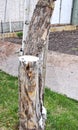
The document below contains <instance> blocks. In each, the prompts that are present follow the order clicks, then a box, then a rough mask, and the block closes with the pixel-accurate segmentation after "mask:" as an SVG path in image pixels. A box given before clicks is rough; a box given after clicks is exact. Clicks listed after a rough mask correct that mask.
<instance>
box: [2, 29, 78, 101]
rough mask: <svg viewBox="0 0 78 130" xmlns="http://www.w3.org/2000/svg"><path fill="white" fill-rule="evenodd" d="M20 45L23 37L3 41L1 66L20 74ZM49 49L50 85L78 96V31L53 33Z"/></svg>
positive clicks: (72, 96)
mask: <svg viewBox="0 0 78 130" xmlns="http://www.w3.org/2000/svg"><path fill="white" fill-rule="evenodd" d="M16 43H18V44H16ZM20 48H21V39H17V38H9V39H5V41H4V42H2V41H0V69H2V70H4V71H5V72H7V73H9V74H11V75H15V76H17V75H18V56H19V50H20ZM48 49H49V51H48V54H47V67H46V86H48V87H49V88H50V89H52V90H53V91H56V92H58V93H62V94H65V95H67V96H68V97H71V98H74V99H77V100H78V93H77V92H78V31H62V32H54V33H50V36H49V45H48Z"/></svg>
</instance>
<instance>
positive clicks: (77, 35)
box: [48, 30, 78, 55]
mask: <svg viewBox="0 0 78 130" xmlns="http://www.w3.org/2000/svg"><path fill="white" fill-rule="evenodd" d="M48 49H49V50H50V51H56V52H60V53H66V54H71V55H78V30H76V31H62V32H51V33H50V35H49V44H48Z"/></svg>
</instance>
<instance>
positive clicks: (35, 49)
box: [24, 0, 55, 104]
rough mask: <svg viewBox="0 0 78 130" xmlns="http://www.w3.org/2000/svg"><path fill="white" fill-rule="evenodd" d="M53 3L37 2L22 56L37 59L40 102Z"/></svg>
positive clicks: (48, 1) (47, 0)
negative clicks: (32, 56) (25, 55)
mask: <svg viewBox="0 0 78 130" xmlns="http://www.w3.org/2000/svg"><path fill="white" fill-rule="evenodd" d="M54 1H55V0H39V1H38V3H37V5H36V8H35V10H34V13H33V16H32V19H31V22H30V25H29V31H28V35H27V38H26V44H25V49H24V54H30V55H34V56H38V57H39V61H40V69H39V70H40V71H39V75H40V76H39V82H40V83H39V87H40V91H41V97H40V99H41V100H42V95H43V94H42V93H43V90H44V86H45V72H46V53H47V46H48V45H47V44H48V43H47V36H48V32H49V27H50V18H51V16H52V13H53V10H54ZM41 102H42V101H41ZM42 104H43V103H42Z"/></svg>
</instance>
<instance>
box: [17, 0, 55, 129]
mask: <svg viewBox="0 0 78 130" xmlns="http://www.w3.org/2000/svg"><path fill="white" fill-rule="evenodd" d="M54 1H55V0H39V1H38V3H37V5H36V8H35V10H34V13H33V16H32V19H31V22H30V24H29V31H28V34H27V37H26V41H25V48H24V54H25V55H34V56H37V57H39V67H38V70H37V71H38V72H37V71H36V72H35V71H34V70H36V69H35V68H34V67H37V66H34V63H33V62H32V64H31V67H30V66H29V64H24V62H20V67H19V72H20V73H19V88H20V97H22V98H20V99H19V100H20V112H21V113H22V112H23V113H22V114H21V115H20V130H44V126H45V119H46V110H45V108H44V106H43V93H44V92H43V91H44V84H45V71H46V69H45V68H46V52H47V36H48V32H49V27H50V26H49V25H50V18H51V16H52V12H53V9H54ZM45 50H46V51H45ZM26 66H27V67H26ZM28 66H29V67H28ZM27 68H29V70H27ZM31 68H32V70H33V72H32V73H35V77H36V79H35V77H34V78H33V81H34V80H35V82H36V86H35V89H33V85H30V84H31V81H30V78H28V77H27V75H29V74H28V73H29V72H30V70H31ZM37 76H38V77H37ZM37 78H38V79H37ZM37 81H38V82H37ZM30 88H31V89H30ZM29 90H32V92H31V91H29ZM24 91H25V92H24ZM34 91H36V92H37V93H36V94H37V95H36V94H35V92H34ZM30 95H33V96H34V98H33V97H32V96H30ZM37 96H38V97H37ZM36 97H37V100H36V102H35V105H34V101H35V99H36ZM33 99H34V100H33ZM28 102H29V103H28ZM32 104H33V105H34V107H33V105H32ZM35 106H36V107H35ZM37 109H38V110H37ZM27 127H28V128H27Z"/></svg>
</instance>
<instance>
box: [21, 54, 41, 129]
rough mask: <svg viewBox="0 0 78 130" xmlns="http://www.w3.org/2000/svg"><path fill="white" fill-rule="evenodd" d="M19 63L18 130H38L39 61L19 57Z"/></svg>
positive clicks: (30, 57)
mask: <svg viewBox="0 0 78 130" xmlns="http://www.w3.org/2000/svg"><path fill="white" fill-rule="evenodd" d="M19 61H20V65H19V108H20V109H19V115H20V127H19V130H39V120H40V117H41V112H40V109H41V108H40V103H39V88H38V61H39V59H38V58H37V57H34V56H21V57H19Z"/></svg>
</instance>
